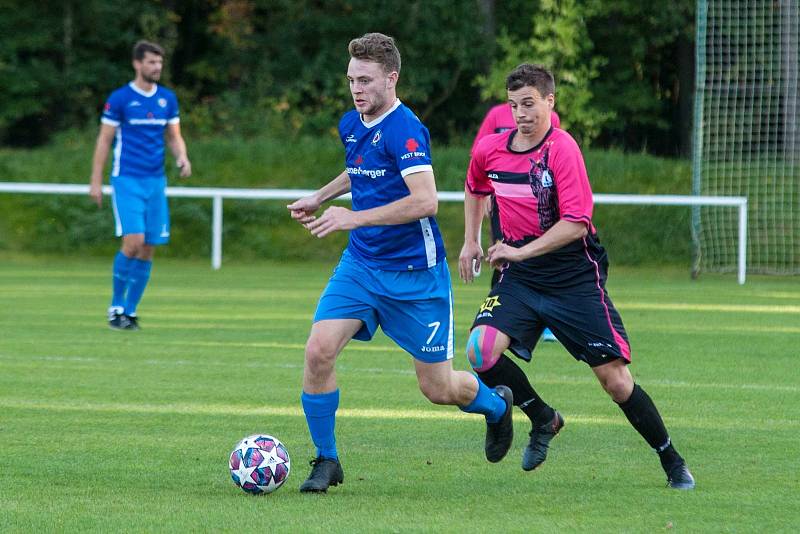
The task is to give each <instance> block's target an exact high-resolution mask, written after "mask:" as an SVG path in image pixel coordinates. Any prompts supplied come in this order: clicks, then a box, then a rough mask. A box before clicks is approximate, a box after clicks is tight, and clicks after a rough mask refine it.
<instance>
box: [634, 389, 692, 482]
mask: <svg viewBox="0 0 800 534" xmlns="http://www.w3.org/2000/svg"><path fill="white" fill-rule="evenodd" d="M619 407H620V408H621V409H622V411H623V412H624V413H625V417H627V418H628V421H630V422H631V425H633V428H635V429H636V430H637V431H638V432H639V434H641V435H642V437H643V438H644V439H645V441H647V444H648V445H650V446H651V447H652V448H653V450H655V451H656V452H657V453H658V456H659V458H660V459H661V465H662V466H663V467H664V469H668V468H669V467H670V466H672V465H674V464H675V463H677V462H679V461H683V458H681V455H680V454H678V451H676V450H675V447H673V446H672V443H671V442H670V439H669V434H668V433H667V428H666V427H665V426H664V421H663V420H662V419H661V415H660V414H659V413H658V408H656V405H655V404H653V400H652V399H651V398H650V396H649V395H648V394H647V393H646V392H645V390H643V389H642V388H641V387H639V385H638V384H634V385H633V392H632V393H631V396H630V397H629V398H628V400H626V401H625V402H621V403H619Z"/></svg>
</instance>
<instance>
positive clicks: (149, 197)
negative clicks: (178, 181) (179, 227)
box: [111, 176, 169, 245]
mask: <svg viewBox="0 0 800 534" xmlns="http://www.w3.org/2000/svg"><path fill="white" fill-rule="evenodd" d="M111 185H112V186H113V188H114V194H113V195H112V197H111V198H112V204H113V207H114V219H115V221H116V233H117V237H119V236H123V235H128V234H144V242H145V243H147V244H148V245H164V244H166V243H168V242H169V208H168V207H167V191H166V188H167V178H166V177H165V176H155V177H152V178H139V177H137V178H131V177H128V176H114V177H112V178H111Z"/></svg>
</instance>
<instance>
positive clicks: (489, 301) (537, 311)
mask: <svg viewBox="0 0 800 534" xmlns="http://www.w3.org/2000/svg"><path fill="white" fill-rule="evenodd" d="M480 325H488V326H492V327H494V328H496V329H498V330H500V331H501V332H503V333H504V334H506V335H507V336H508V337H510V338H511V346H510V347H509V348H510V349H511V352H513V353H514V355H515V356H517V357H519V358H522V359H524V360H526V361H530V360H531V356H532V353H533V349H534V348H535V347H536V342H537V341H538V340H539V337H540V336H541V335H542V331H543V330H544V328H545V327H548V328H550V330H551V331H552V332H553V334H555V336H556V338H557V339H558V341H559V342H561V344H562V345H563V346H564V348H566V349H567V351H569V353H570V354H572V356H573V357H574V358H575V359H576V360H580V361H584V362H586V363H587V364H589V365H590V366H591V367H596V366H598V365H603V364H604V363H608V362H610V361H611V360H613V359H615V358H622V359H623V360H624V361H625V362H626V363H630V361H631V356H630V345H629V344H628V335H627V333H626V332H625V327H624V326H623V325H622V319H621V318H620V316H619V313H618V312H617V310H616V308H614V305H613V303H612V302H611V299H610V298H609V297H608V293H607V292H606V290H605V287H604V284H602V283H592V284H588V283H587V284H581V285H578V286H575V287H572V288H570V289H569V290H564V291H558V292H552V293H551V292H543V291H541V290H538V289H535V288H532V287H530V286H529V285H526V284H525V283H524V282H523V281H521V280H518V279H515V278H514V277H513V276H506V275H504V276H503V278H502V279H501V280H500V281H499V282H498V283H497V285H495V286H494V287H493V288H492V290H491V291H490V292H489V296H488V297H487V298H486V300H485V301H484V302H483V304H482V305H481V307H480V309H479V310H478V314H477V315H476V316H475V321H474V322H473V323H472V328H475V327H476V326H480Z"/></svg>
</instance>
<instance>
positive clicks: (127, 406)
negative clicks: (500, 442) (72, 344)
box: [0, 399, 800, 430]
mask: <svg viewBox="0 0 800 534" xmlns="http://www.w3.org/2000/svg"><path fill="white" fill-rule="evenodd" d="M0 406H3V407H5V408H11V409H14V408H17V409H27V410H46V411H66V412H87V411H89V412H105V413H138V414H150V415H153V414H157V415H169V414H175V415H219V416H237V417H238V416H252V417H256V416H261V417H264V416H284V417H305V414H304V413H303V410H302V409H301V408H300V407H294V406H258V407H255V406H231V405H229V404H177V403H170V404H147V403H108V402H59V403H50V402H41V401H37V400H23V399H0ZM336 417H337V418H341V417H344V418H353V419H395V420H396V419H428V420H430V419H434V420H453V419H464V420H468V419H476V418H475V415H472V414H465V413H463V412H460V411H458V410H454V409H453V408H442V409H440V410H431V409H429V410H415V409H403V410H389V409H363V408H358V409H354V408H341V409H339V410H338V411H337V412H336ZM569 418H570V421H574V422H579V423H587V424H594V425H602V426H628V422H627V420H625V418H624V417H597V416H586V415H570V417H569ZM672 423H673V425H675V424H677V426H681V427H684V428H699V429H714V430H736V429H739V428H741V420H739V419H730V420H727V421H726V420H721V419H720V418H718V417H715V418H713V419H702V418H695V419H692V423H691V424H687V423H686V420H675V421H673V422H672ZM759 423H760V424H756V425H755V426H754V425H753V424H752V423H748V428H749V429H751V430H753V429H759V430H776V429H780V430H785V429H787V428H793V427H796V428H800V422H799V421H795V420H790V419H762V420H759Z"/></svg>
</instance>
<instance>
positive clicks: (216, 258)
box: [0, 182, 747, 284]
mask: <svg viewBox="0 0 800 534" xmlns="http://www.w3.org/2000/svg"><path fill="white" fill-rule="evenodd" d="M0 193H34V194H65V195H88V194H89V186H88V185H80V184H44V183H19V182H0ZM103 193H104V194H106V195H110V194H111V186H109V185H106V186H103ZM311 193H313V191H311V190H307V189H236V188H221V187H167V196H170V197H180V198H210V199H211V200H212V208H211V211H212V217H211V267H212V268H213V269H219V268H220V267H221V266H222V199H225V198H231V199H240V200H244V199H250V200H295V199H298V198H301V197H304V196H306V195H310V194H311ZM349 198H350V195H349V194H347V195H342V196H341V197H340V199H349ZM439 200H440V201H443V202H464V193H463V191H440V192H439ZM594 201H595V203H596V204H639V205H661V206H729V207H736V208H739V247H738V253H739V254H738V281H739V283H740V284H744V282H745V276H746V272H747V265H746V262H747V197H717V196H694V195H608V194H596V195H594Z"/></svg>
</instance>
